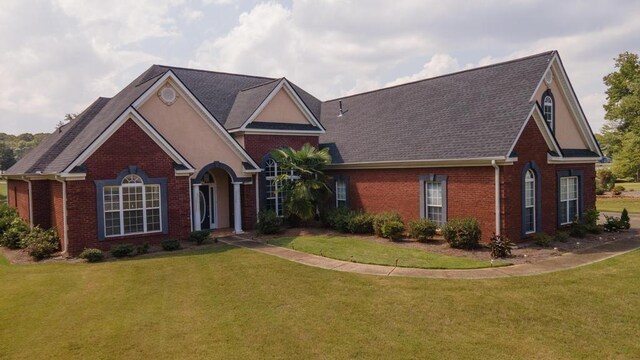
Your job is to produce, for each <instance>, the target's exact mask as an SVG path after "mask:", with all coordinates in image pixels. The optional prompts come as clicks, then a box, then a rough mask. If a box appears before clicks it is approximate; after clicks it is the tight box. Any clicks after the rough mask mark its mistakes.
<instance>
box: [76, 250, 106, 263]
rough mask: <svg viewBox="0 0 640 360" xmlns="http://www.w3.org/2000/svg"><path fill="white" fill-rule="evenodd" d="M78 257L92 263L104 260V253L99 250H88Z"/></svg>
mask: <svg viewBox="0 0 640 360" xmlns="http://www.w3.org/2000/svg"><path fill="white" fill-rule="evenodd" d="M78 257H79V258H81V259H85V260H87V261H88V262H90V263H94V262H100V261H102V260H104V253H103V252H102V250H100V249H93V248H88V249H84V250H83V251H82V252H81V253H80V255H79V256H78Z"/></svg>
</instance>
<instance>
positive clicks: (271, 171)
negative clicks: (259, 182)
mask: <svg viewBox="0 0 640 360" xmlns="http://www.w3.org/2000/svg"><path fill="white" fill-rule="evenodd" d="M281 174H282V169H280V166H279V164H278V163H277V162H276V161H275V160H273V159H269V160H268V161H267V163H266V167H265V180H266V192H267V197H266V204H265V205H266V208H267V209H268V210H273V211H275V212H276V215H278V216H283V215H284V211H283V207H284V192H283V191H282V184H281V183H280V181H278V179H277V178H278V176H279V175H281ZM297 179H299V176H297V175H296V173H295V172H293V171H291V172H290V173H289V174H288V176H287V181H295V180H297Z"/></svg>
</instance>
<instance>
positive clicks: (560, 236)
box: [555, 231, 569, 242]
mask: <svg viewBox="0 0 640 360" xmlns="http://www.w3.org/2000/svg"><path fill="white" fill-rule="evenodd" d="M555 241H559V242H567V241H569V233H567V232H566V231H558V232H556V236H555Z"/></svg>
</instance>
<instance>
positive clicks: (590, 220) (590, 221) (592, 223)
mask: <svg viewBox="0 0 640 360" xmlns="http://www.w3.org/2000/svg"><path fill="white" fill-rule="evenodd" d="M598 219H600V212H599V211H598V210H597V209H595V208H593V209H589V210H587V211H585V212H584V214H583V220H584V225H585V227H586V229H587V231H588V232H589V233H591V234H600V233H601V232H602V231H601V229H600V227H599V226H598Z"/></svg>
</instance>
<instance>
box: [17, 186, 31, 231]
mask: <svg viewBox="0 0 640 360" xmlns="http://www.w3.org/2000/svg"><path fill="white" fill-rule="evenodd" d="M22 180H24V181H26V182H27V184H29V227H30V228H31V229H33V190H32V188H31V180H29V179H27V178H26V177H23V178H22ZM16 206H18V204H16Z"/></svg>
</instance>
